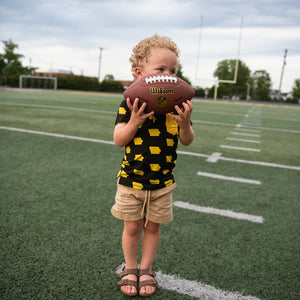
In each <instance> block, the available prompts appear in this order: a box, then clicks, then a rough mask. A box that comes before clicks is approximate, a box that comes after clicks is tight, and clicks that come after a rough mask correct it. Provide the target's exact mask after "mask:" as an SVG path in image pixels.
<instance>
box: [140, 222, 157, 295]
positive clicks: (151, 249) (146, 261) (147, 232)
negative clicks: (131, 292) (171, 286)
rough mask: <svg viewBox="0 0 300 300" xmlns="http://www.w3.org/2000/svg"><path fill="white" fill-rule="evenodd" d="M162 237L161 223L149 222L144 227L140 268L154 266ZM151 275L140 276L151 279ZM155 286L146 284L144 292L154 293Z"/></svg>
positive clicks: (142, 289)
mask: <svg viewBox="0 0 300 300" xmlns="http://www.w3.org/2000/svg"><path fill="white" fill-rule="evenodd" d="M159 239H160V224H158V223H153V222H151V221H149V222H148V224H147V226H146V228H144V234H143V238H142V261H141V264H140V269H150V268H152V263H153V261H154V258H155V255H156V251H157V249H158V245H159ZM151 278H152V277H150V276H149V275H143V276H141V277H140V281H144V280H148V279H151ZM154 291H155V287H153V286H144V287H142V288H141V292H142V293H147V294H150V293H153V292H154Z"/></svg>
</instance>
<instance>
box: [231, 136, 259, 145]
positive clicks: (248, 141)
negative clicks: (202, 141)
mask: <svg viewBox="0 0 300 300" xmlns="http://www.w3.org/2000/svg"><path fill="white" fill-rule="evenodd" d="M226 140H229V141H237V142H246V143H256V144H260V141H254V140H244V139H236V138H230V137H227V138H226Z"/></svg>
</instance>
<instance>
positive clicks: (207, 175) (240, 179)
mask: <svg viewBox="0 0 300 300" xmlns="http://www.w3.org/2000/svg"><path fill="white" fill-rule="evenodd" d="M197 175H199V176H204V177H210V178H214V179H222V180H229V181H235V182H241V183H249V184H257V185H260V184H261V181H259V180H252V179H245V178H240V177H231V176H224V175H220V174H214V173H207V172H197Z"/></svg>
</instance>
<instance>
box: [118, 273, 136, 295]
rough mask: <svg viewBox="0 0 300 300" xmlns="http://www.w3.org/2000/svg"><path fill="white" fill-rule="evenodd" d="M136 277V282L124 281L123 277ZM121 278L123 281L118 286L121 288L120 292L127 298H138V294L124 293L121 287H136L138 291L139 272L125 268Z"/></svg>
mask: <svg viewBox="0 0 300 300" xmlns="http://www.w3.org/2000/svg"><path fill="white" fill-rule="evenodd" d="M130 274H132V275H135V276H136V278H137V279H136V281H134V280H130V279H127V278H125V279H123V277H125V276H127V275H130ZM119 276H120V277H121V280H120V281H119V282H118V286H119V287H120V291H121V293H123V294H124V295H126V296H136V295H137V292H136V293H134V294H133V293H126V292H124V291H122V289H121V287H122V286H125V285H130V286H134V287H135V288H136V290H138V276H139V270H138V269H126V268H125V267H124V268H123V270H122V272H121V273H120V275H119Z"/></svg>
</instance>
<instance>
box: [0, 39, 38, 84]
mask: <svg viewBox="0 0 300 300" xmlns="http://www.w3.org/2000/svg"><path fill="white" fill-rule="evenodd" d="M2 42H3V44H4V53H0V83H1V84H5V85H9V86H18V84H19V76H20V75H31V74H34V72H35V70H36V69H37V68H28V67H23V65H22V62H21V58H22V57H24V55H22V54H18V53H15V49H17V48H18V45H17V44H15V43H13V42H12V40H10V39H9V40H8V41H2Z"/></svg>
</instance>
